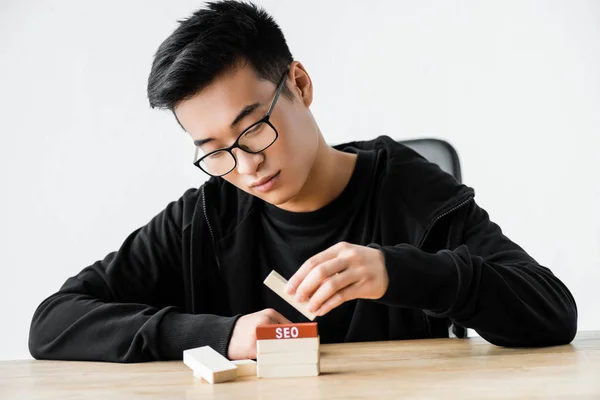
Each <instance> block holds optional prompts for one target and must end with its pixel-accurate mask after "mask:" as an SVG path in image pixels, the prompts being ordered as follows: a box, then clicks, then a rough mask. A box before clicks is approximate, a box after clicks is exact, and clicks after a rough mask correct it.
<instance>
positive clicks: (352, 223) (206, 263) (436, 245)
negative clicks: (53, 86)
mask: <svg viewBox="0 0 600 400" xmlns="http://www.w3.org/2000/svg"><path fill="white" fill-rule="evenodd" d="M148 97H149V100H150V104H151V106H152V107H156V108H161V109H168V110H171V111H172V112H173V113H174V116H175V117H176V119H177V121H178V123H179V124H180V125H181V127H182V128H183V129H184V130H185V131H186V132H187V133H188V134H189V135H190V136H191V138H192V139H193V141H194V143H195V146H196V148H195V165H196V166H198V167H199V168H200V169H201V170H202V171H204V172H205V173H207V174H209V175H211V178H210V179H209V180H208V181H207V182H206V183H205V184H203V185H202V186H201V187H200V188H198V189H192V190H188V191H187V192H186V193H185V194H183V196H182V197H181V198H180V199H179V200H177V201H175V202H172V203H171V204H169V205H168V206H167V207H166V209H165V210H164V211H162V212H161V213H160V214H158V215H157V216H155V217H154V218H153V219H152V220H151V221H150V222H149V223H148V224H147V225H145V226H144V227H142V228H140V229H138V230H136V231H135V232H133V233H132V234H131V235H130V236H129V237H128V238H126V240H125V241H124V243H123V244H122V246H121V247H120V249H119V250H118V251H116V252H113V253H111V254H109V255H108V256H106V258H104V259H103V260H101V261H97V262H96V263H94V264H92V265H91V266H89V267H87V268H85V269H84V270H83V271H81V272H80V273H79V274H78V275H77V276H75V277H72V278H70V279H68V280H67V281H66V283H65V284H64V285H63V287H62V288H61V289H60V290H59V291H58V292H57V293H56V294H54V295H52V296H50V297H49V298H48V299H46V300H45V301H44V302H42V304H41V305H40V306H39V308H38V309H37V311H36V312H35V315H34V317H33V322H32V325H31V332H30V340H29V347H30V351H31V353H32V355H33V356H34V357H36V358H47V359H69V360H105V361H119V362H139V361H148V360H165V359H180V358H181V357H182V351H183V350H184V349H187V348H191V347H197V346H203V345H209V346H211V347H213V348H214V349H215V350H217V351H218V352H220V353H221V354H223V355H225V356H227V357H229V358H230V359H244V358H255V356H256V348H255V343H256V338H255V335H254V331H255V328H256V326H258V325H261V324H265V323H288V322H290V321H293V322H301V321H306V319H305V318H304V317H303V316H302V315H301V314H300V313H299V312H297V311H296V310H295V309H293V308H292V307H291V306H289V305H288V304H287V303H285V302H284V301H283V300H282V299H280V298H279V297H278V296H277V295H276V294H274V293H273V292H271V291H270V290H269V289H268V288H266V287H265V286H264V285H263V284H262V281H263V280H264V278H265V277H266V276H267V275H268V274H269V272H270V271H271V270H273V269H275V270H277V271H278V272H280V273H281V274H282V275H283V276H284V277H286V278H288V279H289V287H288V290H289V292H290V293H292V294H294V295H295V296H297V298H298V299H300V300H301V301H304V302H307V303H308V305H309V308H310V309H311V310H313V311H314V312H316V314H317V315H318V318H317V321H318V323H319V330H320V334H321V341H322V342H323V343H329V342H344V341H347V342H350V341H373V340H394V339H414V338H431V337H448V335H449V330H451V331H453V332H454V333H455V334H458V335H459V336H463V335H464V329H463V327H466V328H472V329H474V330H476V331H477V332H478V333H479V334H480V335H481V336H482V337H484V338H485V339H487V340H488V341H490V342H491V343H494V344H497V345H502V346H544V345H558V344H564V343H568V342H570V341H571V340H572V339H573V337H574V335H575V333H576V325H577V311H576V305H575V301H574V299H573V297H572V296H571V294H570V293H569V291H568V289H567V288H566V287H565V285H564V284H563V283H561V281H559V280H558V279H557V278H556V277H555V276H554V275H553V274H552V273H551V272H550V271H549V270H548V269H547V268H545V267H542V266H540V265H539V264H538V263H537V262H536V261H535V260H533V259H532V258H531V257H530V256H529V255H528V254H527V253H526V252H525V251H524V250H522V249H521V248H520V247H519V246H518V245H516V244H515V243H513V242H511V241H510V240H509V239H508V238H506V237H505V236H504V235H503V234H502V232H501V230H500V228H499V227H498V226H497V225H496V224H494V223H493V222H491V221H490V220H489V218H488V214H487V213H486V212H485V211H484V210H482V209H481V208H480V207H479V206H478V205H477V204H476V202H475V201H474V192H473V190H472V189H471V188H468V187H466V186H464V185H460V184H458V183H457V182H456V180H454V178H452V177H451V176H450V175H448V174H446V173H444V172H442V171H441V170H440V169H439V168H438V167H437V166H435V165H433V164H430V163H428V162H426V161H425V160H424V159H423V158H421V157H420V156H418V155H417V154H416V153H414V152H413V151H411V150H410V149H408V148H407V147H405V146H402V145H400V144H398V143H396V142H395V141H393V140H392V139H390V138H388V137H379V138H377V139H374V140H371V141H364V142H354V143H347V144H342V145H338V146H335V147H330V146H328V145H327V143H326V141H325V139H324V138H323V135H322V133H321V131H320V130H319V127H318V125H317V123H316V121H315V120H314V118H313V115H312V113H311V111H310V105H311V102H312V98H313V86H312V82H311V79H310V76H309V74H308V72H307V70H306V69H305V68H304V67H303V65H302V64H301V63H300V62H298V61H295V60H294V59H293V58H292V55H291V53H290V51H289V49H288V47H287V44H286V41H285V39H284V36H283V34H282V32H281V31H280V29H279V27H278V25H277V24H276V23H275V22H274V21H273V19H272V18H271V17H270V16H269V15H267V14H266V13H265V12H264V11H263V10H261V9H259V8H257V7H255V6H254V5H251V4H247V3H238V2H235V1H224V2H217V3H210V4H208V6H207V9H203V10H200V11H198V12H196V13H194V14H193V15H192V16H191V17H190V18H188V19H187V20H185V21H183V22H181V24H180V25H179V27H178V28H177V29H176V30H175V31H174V33H173V34H172V35H171V36H170V37H168V38H167V39H166V40H165V41H164V42H163V43H162V45H161V46H160V47H159V49H158V51H157V53H156V55H155V59H154V63H153V65H152V70H151V73H150V77H149V81H148ZM449 328H450V329H449Z"/></svg>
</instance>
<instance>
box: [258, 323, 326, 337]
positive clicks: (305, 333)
mask: <svg viewBox="0 0 600 400" xmlns="http://www.w3.org/2000/svg"><path fill="white" fill-rule="evenodd" d="M317 336H319V330H318V328H317V323H316V322H303V323H298V324H269V325H260V326H257V327H256V339H258V340H269V339H281V340H285V339H299V338H307V337H317Z"/></svg>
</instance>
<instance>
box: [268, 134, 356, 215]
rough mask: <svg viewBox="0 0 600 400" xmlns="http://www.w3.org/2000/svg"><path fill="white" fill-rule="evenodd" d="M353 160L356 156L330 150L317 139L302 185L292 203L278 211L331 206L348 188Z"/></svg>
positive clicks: (301, 210) (307, 210)
mask: <svg viewBox="0 0 600 400" xmlns="http://www.w3.org/2000/svg"><path fill="white" fill-rule="evenodd" d="M356 158H357V155H356V154H353V153H346V152H343V151H339V150H336V149H334V148H332V147H330V146H329V145H327V143H325V141H324V140H323V138H322V137H321V142H320V144H319V150H318V154H317V157H316V159H315V163H314V164H313V167H312V169H311V171H310V173H309V175H308V178H307V179H306V183H305V184H304V186H303V187H302V189H301V190H300V192H299V193H298V194H297V195H296V196H294V198H293V199H291V200H290V201H288V202H286V203H284V204H281V205H278V207H279V208H281V209H283V210H286V211H292V212H310V211H315V210H318V209H320V208H322V207H324V206H326V205H327V204H329V203H331V202H332V201H333V200H335V199H336V198H337V197H338V196H339V195H340V194H341V193H342V191H343V190H344V189H345V188H346V186H347V185H348V182H349V181H350V178H351V177H352V174H353V172H354V168H355V166H356Z"/></svg>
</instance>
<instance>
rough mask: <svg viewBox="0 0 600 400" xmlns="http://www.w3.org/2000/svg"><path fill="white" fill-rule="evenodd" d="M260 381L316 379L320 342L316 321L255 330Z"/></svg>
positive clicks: (257, 370) (318, 369)
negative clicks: (263, 379) (300, 378)
mask: <svg viewBox="0 0 600 400" xmlns="http://www.w3.org/2000/svg"><path fill="white" fill-rule="evenodd" d="M256 339H257V342H256V352H257V367H256V374H257V376H258V377H259V378H288V377H301V376H317V375H319V372H320V364H319V362H320V351H319V350H320V349H319V345H320V340H319V332H318V329H317V323H316V322H308V323H299V324H288V325H263V326H259V327H257V328H256Z"/></svg>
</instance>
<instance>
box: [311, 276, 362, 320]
mask: <svg viewBox="0 0 600 400" xmlns="http://www.w3.org/2000/svg"><path fill="white" fill-rule="evenodd" d="M358 278H359V277H358V276H356V273H355V272H354V271H352V270H345V271H342V272H340V273H338V274H334V275H333V276H331V277H330V278H329V279H327V280H325V281H324V282H323V283H322V284H321V285H320V286H319V287H318V288H317V289H316V291H315V293H314V294H313V295H312V296H311V297H310V301H309V303H308V310H309V311H310V312H315V311H316V310H318V309H319V308H321V306H322V305H323V303H325V302H326V301H327V300H328V299H329V298H330V297H332V296H333V295H334V294H336V293H337V292H339V291H340V290H342V289H344V288H345V287H347V286H350V285H351V284H353V283H355V282H356V281H358Z"/></svg>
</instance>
